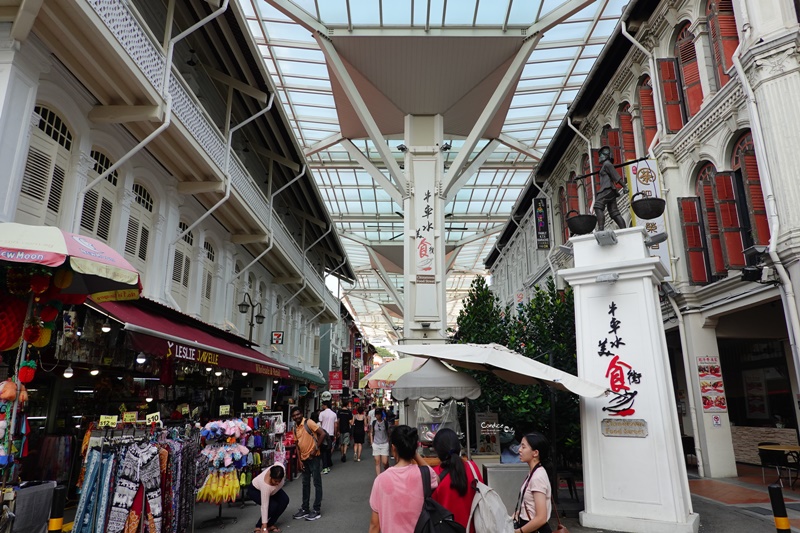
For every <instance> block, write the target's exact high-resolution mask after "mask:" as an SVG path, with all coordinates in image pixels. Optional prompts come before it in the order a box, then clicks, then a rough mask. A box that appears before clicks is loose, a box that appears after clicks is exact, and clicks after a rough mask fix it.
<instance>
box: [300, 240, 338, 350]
mask: <svg viewBox="0 0 800 533" xmlns="http://www.w3.org/2000/svg"><path fill="white" fill-rule="evenodd" d="M323 237H324V235H323ZM346 263H347V259H345V260H344V261H342V264H340V265H339V266H337V267H336V268H334V269H333V270H331V271H330V273H329V274H328V275H329V276H330V275H331V274H333V273H334V272H336V271H337V270H339V269H340V268H342V267H343V266H344V265H345V264H346ZM324 312H325V303H324V302H323V304H322V311H320V312H319V313H317V314H316V315H314V316H313V317H312V318H311V320H309V322H313V321H314V320H316V319H317V317H318V316H319V315H321V314H322V313H324ZM320 338H322V337H320Z"/></svg>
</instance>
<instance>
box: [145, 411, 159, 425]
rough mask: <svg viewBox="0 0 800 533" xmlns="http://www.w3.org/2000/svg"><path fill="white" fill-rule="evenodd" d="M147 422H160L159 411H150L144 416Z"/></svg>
mask: <svg viewBox="0 0 800 533" xmlns="http://www.w3.org/2000/svg"><path fill="white" fill-rule="evenodd" d="M145 421H147V423H148V424H158V423H159V422H161V413H150V414H149V415H147V416H146V417H145Z"/></svg>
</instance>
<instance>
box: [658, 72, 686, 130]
mask: <svg viewBox="0 0 800 533" xmlns="http://www.w3.org/2000/svg"><path fill="white" fill-rule="evenodd" d="M658 73H659V74H660V75H661V96H662V98H663V99H664V115H665V118H666V124H665V125H664V126H665V127H666V129H667V131H668V132H669V133H676V132H678V131H680V130H681V128H682V127H683V107H682V103H681V88H680V81H679V80H678V61H677V60H676V59H672V58H669V59H659V60H658Z"/></svg>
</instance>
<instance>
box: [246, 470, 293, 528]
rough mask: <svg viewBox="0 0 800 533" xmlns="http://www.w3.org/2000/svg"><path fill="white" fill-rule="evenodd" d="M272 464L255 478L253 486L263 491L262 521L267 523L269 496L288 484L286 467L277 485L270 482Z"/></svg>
mask: <svg viewBox="0 0 800 533" xmlns="http://www.w3.org/2000/svg"><path fill="white" fill-rule="evenodd" d="M272 466H280V467H281V468H283V465H282V464H281V463H275V464H274V465H272ZM272 466H269V467H267V469H266V470H264V472H263V473H262V474H259V475H257V476H256V477H254V478H253V486H254V487H255V488H257V489H258V490H259V491H261V523H262V524H264V525H267V522H268V521H269V497H270V496H272V495H273V494H275V493H276V492H278V491H279V490H281V489H282V488H283V486H284V485H285V484H286V470H285V469H284V473H283V479H282V480H281V482H280V483H278V484H277V485H276V486H272V485H270V484H269V470H270V468H272Z"/></svg>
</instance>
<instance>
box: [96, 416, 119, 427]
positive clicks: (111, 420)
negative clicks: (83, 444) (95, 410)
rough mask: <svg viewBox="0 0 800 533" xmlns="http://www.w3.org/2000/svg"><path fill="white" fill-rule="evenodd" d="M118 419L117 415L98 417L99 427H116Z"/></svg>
mask: <svg viewBox="0 0 800 533" xmlns="http://www.w3.org/2000/svg"><path fill="white" fill-rule="evenodd" d="M118 419H119V417H118V416H117V415H100V424H99V427H101V428H115V427H117V420H118Z"/></svg>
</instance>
